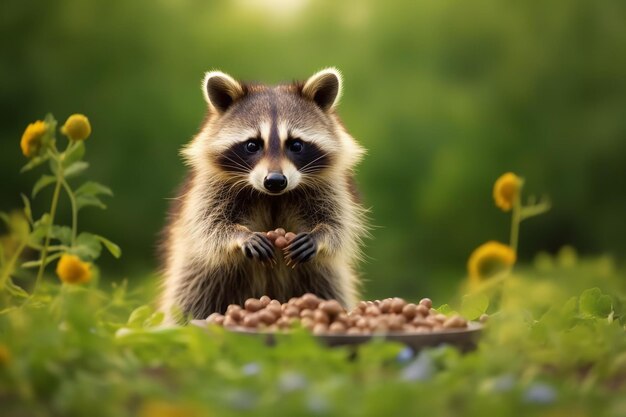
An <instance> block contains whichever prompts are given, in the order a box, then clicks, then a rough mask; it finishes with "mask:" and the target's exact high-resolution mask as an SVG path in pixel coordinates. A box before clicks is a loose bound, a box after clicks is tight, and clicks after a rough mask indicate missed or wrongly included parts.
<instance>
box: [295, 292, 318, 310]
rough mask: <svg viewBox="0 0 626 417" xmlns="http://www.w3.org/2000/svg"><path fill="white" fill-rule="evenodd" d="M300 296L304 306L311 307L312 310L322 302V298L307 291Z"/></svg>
mask: <svg viewBox="0 0 626 417" xmlns="http://www.w3.org/2000/svg"><path fill="white" fill-rule="evenodd" d="M300 298H301V300H302V306H303V307H304V308H310V309H312V310H313V309H315V308H317V306H318V305H319V303H320V302H321V300H320V299H319V298H317V296H316V295H315V294H311V293H306V294H304V295H303V296H302V297H300Z"/></svg>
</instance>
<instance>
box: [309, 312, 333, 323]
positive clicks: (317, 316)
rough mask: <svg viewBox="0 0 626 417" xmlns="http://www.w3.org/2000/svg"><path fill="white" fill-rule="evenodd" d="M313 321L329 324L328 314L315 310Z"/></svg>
mask: <svg viewBox="0 0 626 417" xmlns="http://www.w3.org/2000/svg"><path fill="white" fill-rule="evenodd" d="M313 320H315V322H316V323H323V324H326V325H328V324H329V323H330V317H328V314H326V313H325V312H324V311H322V310H315V311H314V312H313Z"/></svg>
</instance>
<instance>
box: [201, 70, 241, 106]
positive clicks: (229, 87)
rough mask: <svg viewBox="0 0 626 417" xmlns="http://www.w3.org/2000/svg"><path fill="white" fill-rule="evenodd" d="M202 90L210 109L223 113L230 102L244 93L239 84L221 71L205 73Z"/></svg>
mask: <svg viewBox="0 0 626 417" xmlns="http://www.w3.org/2000/svg"><path fill="white" fill-rule="evenodd" d="M202 92H203V93H204V99H205V100H206V102H207V103H208V104H209V106H210V107H211V109H212V110H213V109H214V110H216V111H217V112H218V113H224V112H225V111H226V110H228V108H229V107H230V106H231V104H233V103H234V102H235V101H236V100H237V99H239V98H241V97H243V95H244V94H245V93H244V89H243V87H242V86H241V84H239V83H238V82H237V81H236V80H235V79H234V78H233V77H231V76H230V75H228V74H224V73H223V72H221V71H211V72H207V73H206V75H205V76H204V81H203V82H202Z"/></svg>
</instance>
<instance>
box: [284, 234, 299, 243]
mask: <svg viewBox="0 0 626 417" xmlns="http://www.w3.org/2000/svg"><path fill="white" fill-rule="evenodd" d="M295 237H296V234H295V233H292V232H287V233H285V239H287V242H291V241H292V240H293V239H294V238H295Z"/></svg>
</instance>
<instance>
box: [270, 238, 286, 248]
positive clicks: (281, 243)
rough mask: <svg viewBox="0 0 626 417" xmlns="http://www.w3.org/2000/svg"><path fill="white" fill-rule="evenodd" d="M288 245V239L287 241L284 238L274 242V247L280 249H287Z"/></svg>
mask: <svg viewBox="0 0 626 417" xmlns="http://www.w3.org/2000/svg"><path fill="white" fill-rule="evenodd" d="M288 243H289V242H287V239H285V238H284V237H283V236H279V237H277V238H276V240H275V241H274V246H276V247H277V248H278V249H285V248H286V247H287V244H288Z"/></svg>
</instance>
